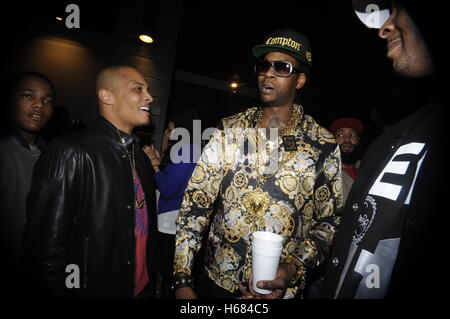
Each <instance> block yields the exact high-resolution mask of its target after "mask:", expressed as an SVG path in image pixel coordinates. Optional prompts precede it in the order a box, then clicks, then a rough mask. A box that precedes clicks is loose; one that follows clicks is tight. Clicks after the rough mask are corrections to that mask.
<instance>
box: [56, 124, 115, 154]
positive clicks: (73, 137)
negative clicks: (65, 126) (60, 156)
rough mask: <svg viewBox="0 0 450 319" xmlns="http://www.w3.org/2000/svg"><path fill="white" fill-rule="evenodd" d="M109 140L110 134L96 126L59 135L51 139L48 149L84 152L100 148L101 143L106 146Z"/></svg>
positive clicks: (64, 151)
mask: <svg viewBox="0 0 450 319" xmlns="http://www.w3.org/2000/svg"><path fill="white" fill-rule="evenodd" d="M109 140H110V139H109V138H108V136H106V135H105V134H102V132H101V131H100V130H98V129H96V128H95V127H94V128H90V129H85V130H82V131H79V132H75V133H72V134H69V135H65V136H61V137H58V138H56V139H54V140H53V141H51V143H50V144H49V145H48V147H47V149H51V150H53V151H59V152H63V153H67V152H69V153H72V154H73V153H84V152H88V151H89V150H95V149H98V146H99V145H102V146H104V145H105V143H108V142H109Z"/></svg>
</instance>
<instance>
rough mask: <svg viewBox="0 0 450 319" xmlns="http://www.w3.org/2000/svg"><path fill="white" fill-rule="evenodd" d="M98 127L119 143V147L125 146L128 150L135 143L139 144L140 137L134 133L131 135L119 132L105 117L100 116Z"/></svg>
mask: <svg viewBox="0 0 450 319" xmlns="http://www.w3.org/2000/svg"><path fill="white" fill-rule="evenodd" d="M97 126H98V127H100V128H101V129H103V130H104V131H105V132H106V133H107V134H108V135H109V136H110V137H111V138H112V139H113V140H114V141H117V143H118V144H119V145H123V146H125V147H126V148H127V149H128V148H129V147H131V145H133V144H134V143H139V137H137V136H136V135H135V134H133V133H132V134H131V135H129V134H127V133H125V132H123V131H121V130H119V129H118V128H116V127H115V126H114V125H113V124H112V123H111V122H110V121H108V120H107V119H105V118H104V117H103V116H100V117H99V119H98V120H97Z"/></svg>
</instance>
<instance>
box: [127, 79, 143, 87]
mask: <svg viewBox="0 0 450 319" xmlns="http://www.w3.org/2000/svg"><path fill="white" fill-rule="evenodd" d="M130 83H131V84H139V85H142V86H147V84H145V83H142V82H139V81H135V80H132V81H131V82H130Z"/></svg>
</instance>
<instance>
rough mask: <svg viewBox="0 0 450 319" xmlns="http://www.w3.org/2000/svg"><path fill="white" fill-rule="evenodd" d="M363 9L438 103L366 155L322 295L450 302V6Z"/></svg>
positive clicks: (372, 0) (405, 70) (404, 68)
mask: <svg viewBox="0 0 450 319" xmlns="http://www.w3.org/2000/svg"><path fill="white" fill-rule="evenodd" d="M353 5H354V8H355V11H356V13H357V15H358V17H359V18H360V19H361V20H362V22H364V24H366V25H367V26H368V27H371V28H377V29H379V32H378V35H379V37H380V38H382V39H384V40H386V49H387V50H386V51H387V54H386V55H387V58H388V59H390V60H391V61H392V65H393V68H394V70H395V71H396V72H397V73H398V75H400V76H403V77H408V78H410V80H412V79H413V78H414V79H415V80H416V81H417V80H419V79H420V80H421V81H422V83H423V86H422V87H421V89H422V90H423V91H425V92H424V93H427V95H428V103H427V105H425V106H423V107H422V108H421V109H419V110H416V111H414V110H413V109H410V110H409V111H410V113H411V114H410V115H409V116H407V117H405V118H404V119H403V120H401V121H399V122H398V123H397V124H395V125H394V126H393V127H392V128H390V129H389V130H388V131H387V132H386V133H385V134H383V135H382V136H380V137H379V138H378V139H377V140H375V142H373V143H372V145H371V146H370V147H369V148H368V150H367V151H366V152H365V155H364V157H363V159H362V164H361V167H360V169H359V172H358V178H357V179H356V181H355V183H354V184H353V187H352V189H351V191H350V194H349V196H348V200H347V203H346V204H345V208H344V212H343V214H342V216H343V217H342V222H341V225H340V228H339V231H338V234H337V236H336V240H335V243H334V246H333V251H332V254H331V256H330V261H331V262H330V264H329V266H328V269H327V272H326V274H325V277H324V281H323V284H322V291H321V296H322V297H323V298H339V299H350V298H351V299H381V298H401V299H403V298H414V299H416V298H417V299H424V298H433V299H434V298H445V297H447V298H448V285H449V276H448V270H447V268H446V263H445V261H446V259H447V258H448V244H447V243H448V234H447V231H446V229H447V227H448V224H449V219H448V209H447V204H446V203H447V198H448V194H449V193H448V180H447V176H445V172H447V171H448V126H447V119H448V116H446V108H448V37H446V36H445V34H444V35H443V31H444V30H448V26H447V27H445V24H448V19H447V12H448V10H447V9H446V8H445V6H446V5H447V2H446V1H427V2H422V1H421V2H415V1H377V0H353ZM396 93H397V92H396ZM411 94H412V93H411ZM396 107H401V106H399V105H397V106H396ZM430 273H431V275H430Z"/></svg>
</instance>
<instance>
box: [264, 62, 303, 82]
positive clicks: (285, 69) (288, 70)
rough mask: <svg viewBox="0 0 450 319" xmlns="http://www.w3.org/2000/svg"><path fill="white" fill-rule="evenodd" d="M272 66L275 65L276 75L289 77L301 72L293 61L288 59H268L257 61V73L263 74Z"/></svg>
mask: <svg viewBox="0 0 450 319" xmlns="http://www.w3.org/2000/svg"><path fill="white" fill-rule="evenodd" d="M270 67H273V70H274V71H275V75H276V76H279V77H282V78H288V77H290V76H291V74H292V73H300V72H301V71H300V70H299V69H296V68H294V66H293V65H292V63H291V62H288V61H268V60H258V61H256V63H255V74H256V75H263V74H265V73H267V71H269V69H270Z"/></svg>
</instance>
